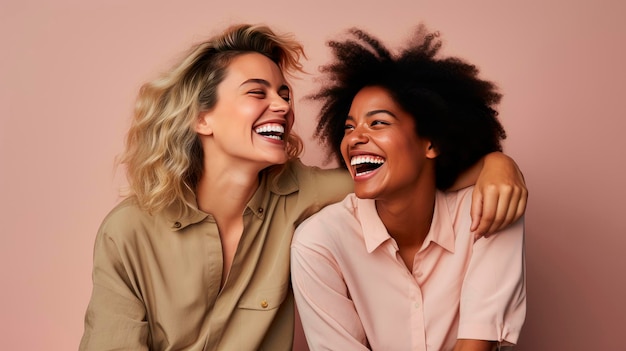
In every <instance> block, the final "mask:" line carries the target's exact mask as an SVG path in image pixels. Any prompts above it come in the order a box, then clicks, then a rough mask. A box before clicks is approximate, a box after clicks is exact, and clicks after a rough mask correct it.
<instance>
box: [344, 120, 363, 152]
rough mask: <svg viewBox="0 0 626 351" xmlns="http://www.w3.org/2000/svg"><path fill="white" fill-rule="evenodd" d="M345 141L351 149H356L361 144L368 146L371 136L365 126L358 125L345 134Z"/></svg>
mask: <svg viewBox="0 0 626 351" xmlns="http://www.w3.org/2000/svg"><path fill="white" fill-rule="evenodd" d="M343 139H344V140H343V141H344V142H347V143H348V146H349V147H354V146H357V145H359V144H366V143H367V142H368V141H369V135H368V133H367V131H366V130H365V128H364V127H363V126H361V125H360V124H357V125H356V126H354V129H352V130H351V131H349V132H348V133H346V134H344V137H343Z"/></svg>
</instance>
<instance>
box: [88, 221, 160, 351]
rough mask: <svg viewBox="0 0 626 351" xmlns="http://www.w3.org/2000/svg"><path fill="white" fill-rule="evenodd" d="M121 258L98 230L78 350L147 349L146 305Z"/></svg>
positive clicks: (105, 235)
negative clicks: (90, 290) (135, 288)
mask: <svg viewBox="0 0 626 351" xmlns="http://www.w3.org/2000/svg"><path fill="white" fill-rule="evenodd" d="M124 261H125V260H124V259H123V255H122V254H121V250H120V248H119V246H118V245H117V244H116V242H115V241H114V240H113V238H111V237H110V236H108V235H107V234H106V233H103V232H100V233H99V234H98V236H97V237H96V243H95V248H94V263H93V276H92V277H93V291H92V295H91V300H90V301H89V306H88V307H87V312H86V315H85V331H84V334H83V337H82V339H81V342H80V346H79V350H89V351H95V350H148V323H147V321H146V309H145V307H144V304H143V303H142V301H141V300H140V299H139V298H138V296H137V294H136V293H135V290H134V289H133V287H132V283H131V278H130V275H129V271H130V270H129V268H128V267H129V264H128V262H124Z"/></svg>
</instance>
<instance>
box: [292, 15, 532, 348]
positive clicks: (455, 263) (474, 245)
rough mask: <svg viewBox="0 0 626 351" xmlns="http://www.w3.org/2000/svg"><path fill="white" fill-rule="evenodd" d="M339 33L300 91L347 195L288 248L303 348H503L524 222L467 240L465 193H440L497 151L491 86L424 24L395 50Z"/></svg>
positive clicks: (515, 306) (509, 335)
mask: <svg viewBox="0 0 626 351" xmlns="http://www.w3.org/2000/svg"><path fill="white" fill-rule="evenodd" d="M349 33H350V35H351V37H350V38H348V39H346V40H343V41H331V42H330V43H329V45H330V47H331V48H332V50H333V53H334V56H335V59H334V61H333V62H331V63H330V64H328V65H326V66H324V67H323V68H322V72H323V73H325V75H326V78H327V79H326V80H325V81H324V86H323V87H322V89H321V90H320V91H319V92H318V93H316V94H314V95H313V96H312V98H313V99H314V100H318V101H321V102H323V107H322V110H321V114H320V119H319V123H318V126H317V135H318V136H319V137H320V138H321V140H322V141H323V142H324V143H325V144H326V145H327V146H328V147H329V149H330V156H331V157H333V156H334V157H336V159H337V160H338V161H339V162H340V163H341V164H342V165H344V166H345V167H346V168H347V169H348V170H349V172H350V174H351V176H352V179H353V182H354V193H352V194H349V195H348V196H347V197H346V198H345V199H344V200H343V201H342V202H339V203H337V204H334V205H331V206H328V207H326V208H324V209H323V210H322V211H320V212H319V213H317V214H316V215H314V216H312V217H310V218H309V219H308V220H306V221H305V222H304V223H302V224H301V225H300V226H299V227H298V229H297V230H296V233H295V236H294V240H293V242H292V252H291V261H292V273H291V274H292V284H293V287H294V292H295V296H296V302H297V306H298V310H299V312H300V317H301V319H302V324H303V327H304V331H305V334H306V338H307V342H308V344H309V347H310V348H311V349H312V350H368V349H371V350H394V351H397V350H455V351H460V350H492V349H494V348H496V347H498V348H500V349H502V347H505V346H511V345H514V344H515V343H516V342H517V339H518V336H519V333H520V329H521V327H522V325H523V322H524V318H525V312H526V292H525V268H524V226H523V219H520V220H518V221H517V222H515V223H514V224H512V225H511V226H509V227H507V228H504V229H502V230H500V232H499V234H498V235H494V236H491V237H489V238H478V237H477V236H476V235H475V234H474V232H473V231H472V230H473V228H472V224H471V217H470V211H471V201H472V194H473V190H474V189H473V188H474V187H473V186H471V187H467V188H465V189H462V190H460V191H455V192H444V191H442V190H445V189H447V188H448V187H450V185H451V184H453V183H454V182H455V180H456V179H457V177H458V176H459V175H460V174H461V173H462V172H466V171H468V169H470V168H471V167H472V165H474V164H476V163H477V162H479V160H481V159H482V158H483V157H485V156H486V155H489V154H492V153H494V152H496V153H497V152H499V151H501V150H502V147H501V143H500V142H501V140H502V139H504V138H505V131H504V129H503V127H502V125H501V124H500V122H499V121H498V119H497V112H496V110H495V107H496V105H497V104H498V102H499V101H500V98H501V95H500V93H499V92H498V91H497V88H496V86H495V85H494V84H493V83H491V82H489V81H486V80H483V79H481V78H479V72H478V69H477V68H476V67H475V66H474V65H471V64H469V63H467V62H465V61H464V60H462V59H459V58H456V57H442V56H441V55H440V54H439V50H440V48H441V45H442V44H441V41H440V39H439V33H438V32H429V31H427V30H426V28H425V27H424V26H419V27H418V29H417V31H416V33H415V36H414V38H413V40H412V41H411V42H410V43H409V44H408V45H407V46H406V48H404V49H403V50H402V51H401V52H400V53H399V54H397V55H395V54H393V53H392V52H391V51H390V50H389V49H387V48H386V47H385V46H384V45H383V44H382V43H381V42H380V41H379V40H378V39H376V38H374V37H372V36H371V35H369V34H367V33H365V32H363V31H362V30H358V29H352V30H351V31H350V32H349ZM513 212H515V210H513ZM511 215H513V214H511Z"/></svg>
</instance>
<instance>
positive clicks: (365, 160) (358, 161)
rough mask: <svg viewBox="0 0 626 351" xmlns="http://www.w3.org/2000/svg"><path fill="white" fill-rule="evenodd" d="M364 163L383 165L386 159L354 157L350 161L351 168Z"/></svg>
mask: <svg viewBox="0 0 626 351" xmlns="http://www.w3.org/2000/svg"><path fill="white" fill-rule="evenodd" d="M363 163H373V164H383V163H385V159H384V158H382V157H380V156H354V157H352V158H351V159H350V165H351V166H357V165H360V164H363Z"/></svg>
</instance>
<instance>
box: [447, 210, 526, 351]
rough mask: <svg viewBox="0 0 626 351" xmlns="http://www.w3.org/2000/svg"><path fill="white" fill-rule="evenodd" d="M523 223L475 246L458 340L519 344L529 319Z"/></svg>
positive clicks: (467, 279) (462, 299)
mask: <svg viewBox="0 0 626 351" xmlns="http://www.w3.org/2000/svg"><path fill="white" fill-rule="evenodd" d="M523 220H524V219H523V218H521V219H520V220H518V221H517V222H516V223H514V224H513V225H511V226H509V227H508V228H506V229H504V230H502V231H500V232H499V233H497V234H496V235H492V236H490V237H489V238H481V239H479V240H478V241H476V242H475V243H474V246H473V253H472V258H471V260H470V262H469V266H468V270H467V274H466V276H465V279H464V282H463V288H462V292H461V306H460V323H459V332H458V338H459V339H478V340H492V341H499V342H505V343H511V344H515V343H516V342H517V339H518V337H519V333H520V330H521V328H522V325H523V324H524V319H525V317H526V272H525V257H524V222H523Z"/></svg>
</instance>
